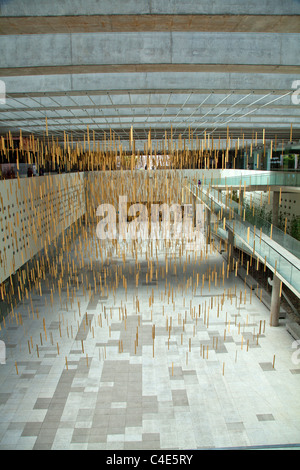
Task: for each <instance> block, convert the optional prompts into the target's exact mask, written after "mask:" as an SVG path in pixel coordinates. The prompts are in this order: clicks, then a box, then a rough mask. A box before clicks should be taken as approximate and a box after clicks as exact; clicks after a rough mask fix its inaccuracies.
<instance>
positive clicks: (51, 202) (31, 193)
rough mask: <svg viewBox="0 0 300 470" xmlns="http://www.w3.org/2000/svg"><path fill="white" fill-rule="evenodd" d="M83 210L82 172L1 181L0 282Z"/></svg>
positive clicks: (44, 246) (73, 220) (47, 243)
mask: <svg viewBox="0 0 300 470" xmlns="http://www.w3.org/2000/svg"><path fill="white" fill-rule="evenodd" d="M84 213H85V194H84V174H83V173H76V174H63V175H53V176H52V175H50V176H41V177H37V178H24V179H13V180H3V181H0V283H2V282H3V281H4V280H6V279H7V278H8V277H9V276H10V275H12V274H14V273H15V272H16V271H17V270H18V269H19V268H20V267H21V266H23V265H24V264H25V263H26V262H27V261H29V260H30V259H31V258H32V257H33V256H34V255H35V254H37V253H38V252H39V251H40V250H41V249H43V248H45V249H47V246H49V245H50V244H51V243H52V242H53V240H54V239H55V238H56V237H57V236H58V235H59V234H60V233H62V232H63V231H64V230H65V229H66V228H68V227H69V226H70V225H71V224H72V223H73V222H75V221H76V220H77V219H79V218H80V217H81V216H82V215H83V214H84Z"/></svg>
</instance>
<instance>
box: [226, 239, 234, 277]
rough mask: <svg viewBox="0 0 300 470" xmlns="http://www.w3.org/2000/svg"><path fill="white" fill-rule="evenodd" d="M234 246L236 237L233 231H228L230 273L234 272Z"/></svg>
mask: <svg viewBox="0 0 300 470" xmlns="http://www.w3.org/2000/svg"><path fill="white" fill-rule="evenodd" d="M233 245H234V235H233V232H232V231H231V230H228V242H227V264H229V271H231V270H232V259H233Z"/></svg>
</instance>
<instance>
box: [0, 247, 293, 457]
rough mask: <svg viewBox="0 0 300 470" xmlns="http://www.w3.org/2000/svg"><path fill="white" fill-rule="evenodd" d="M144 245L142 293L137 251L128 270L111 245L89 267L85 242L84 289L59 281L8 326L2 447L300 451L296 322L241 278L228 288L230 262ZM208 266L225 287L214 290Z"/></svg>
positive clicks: (1, 376) (1, 385)
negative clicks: (272, 315) (289, 326)
mask: <svg viewBox="0 0 300 470" xmlns="http://www.w3.org/2000/svg"><path fill="white" fill-rule="evenodd" d="M142 246H143V249H144V253H143V254H142V253H141V252H140V253H139V257H138V259H137V261H138V263H139V268H140V274H139V280H138V287H136V282H137V280H136V272H135V266H136V260H135V253H134V252H133V255H132V256H130V255H129V253H130V250H129V249H128V250H127V254H126V263H125V265H124V258H123V257H122V252H121V251H120V253H119V256H118V254H117V253H116V252H113V248H112V251H111V253H110V254H109V251H107V252H106V255H107V256H108V264H107V265H106V266H105V268H103V267H102V266H101V265H100V261H99V260H96V255H95V252H94V251H93V249H91V250H90V251H87V253H86V258H85V260H84V265H83V266H82V265H81V266H80V264H79V262H78V259H77V257H76V252H75V248H76V247H78V245H76V246H75V245H74V249H73V251H72V253H69V254H66V255H65V264H66V266H67V264H68V263H69V264H70V265H71V260H72V259H74V260H75V262H76V264H77V266H78V272H79V274H80V276H79V278H80V282H79V285H78V289H77V283H76V282H75V281H74V279H73V280H72V278H69V279H70V284H69V286H68V289H67V287H66V286H65V287H64V288H63V289H62V291H61V292H60V293H59V292H58V289H57V287H56V288H55V292H54V293H53V296H52V295H51V288H52V284H51V282H52V278H50V275H49V277H48V279H51V282H50V283H48V285H47V282H46V283H45V282H44V283H43V285H42V287H43V297H40V296H39V295H38V294H35V295H33V294H32V298H31V300H30V299H28V300H27V299H25V301H24V302H23V303H21V304H20V305H19V307H18V309H17V311H15V312H14V316H12V315H11V316H10V318H9V319H7V320H6V325H5V326H4V324H3V323H2V324H1V332H0V335H1V336H0V339H1V340H3V341H4V342H5V344H6V353H7V359H6V364H5V365H0V449H1V450H4V449H43V450H46V449H106V450H107V449H114V450H118V449H135V450H138V449H149V450H150V449H160V448H161V449H197V448H230V447H244V446H268V445H285V444H297V443H299V442H300V419H299V418H300V394H299V388H300V375H299V372H300V364H297V363H295V361H293V360H292V354H293V353H294V352H295V349H293V348H292V343H293V340H292V338H291V337H290V336H289V334H288V333H287V331H286V329H285V326H284V322H281V326H280V327H278V328H271V327H269V323H268V320H269V312H268V311H267V309H266V308H265V307H264V305H263V304H262V303H260V301H259V298H258V297H256V296H255V294H254V293H252V296H251V303H250V290H249V289H248V288H246V291H245V287H244V282H243V281H242V280H241V279H240V278H239V277H236V276H235V273H231V274H230V276H229V278H228V279H227V278H226V274H225V279H224V285H223V280H222V277H221V275H219V273H222V263H223V261H224V260H223V258H222V257H221V255H220V254H218V253H211V254H208V259H207V260H201V261H200V256H198V259H197V260H195V258H194V255H193V254H192V253H191V252H187V254H186V255H185V254H184V255H183V257H182V258H179V256H178V251H177V256H176V258H175V255H174V254H175V251H174V250H172V249H171V248H169V247H168V246H164V244H162V246H161V247H157V248H158V249H157V251H156V247H155V246H154V248H153V255H152V258H151V256H150V252H149V251H148V254H147V257H146V255H145V253H146V251H145V250H149V244H146V243H145V244H143V245H141V247H142ZM166 251H168V258H169V261H170V262H169V264H168V273H167V274H166V272H165V270H166V261H165V256H166ZM103 254H105V250H104V248H103ZM189 256H190V260H189ZM91 259H92V260H93V265H92V266H91V264H90V263H91ZM150 259H152V261H153V278H152V282H149V278H148V275H147V273H148V274H149V273H150V267H149V266H150V264H149V263H150ZM157 261H158V264H157ZM157 267H159V270H158V281H156V268H157ZM225 267H226V266H225ZM209 268H210V272H213V271H214V270H215V269H216V271H217V272H218V277H217V280H215V278H214V279H211V281H210V282H208V280H207V279H206V280H205V282H204V287H203V288H202V275H203V274H204V273H205V272H206V271H207V269H209ZM121 270H122V272H121ZM95 273H96V275H95ZM100 273H101V284H102V287H103V289H102V291H100V278H99V274H100ZM116 273H117V277H118V286H117V287H116V286H115V281H116ZM197 273H198V274H199V276H198V286H197ZM225 273H226V270H225ZM81 274H82V277H81ZM68 275H69V274H68ZM68 275H67V274H66V276H65V279H68ZM146 275H147V276H146ZM123 276H125V277H126V279H127V295H126V293H125V288H124V285H125V284H123V283H124V278H123ZM105 277H106V280H105ZM95 282H96V286H97V292H96V293H95V295H91V293H92V292H94V286H95ZM89 283H90V285H91V291H89ZM105 284H107V286H108V287H107V288H106V286H105ZM209 284H210V285H209ZM113 287H114V289H113ZM74 289H75V292H76V297H74V298H73V301H72V302H71V300H72V293H74ZM245 292H246V302H245ZM240 300H241V302H240ZM199 306H200V309H199ZM32 309H33V311H34V318H33V313H32ZM37 310H38V312H37ZM199 312H200V314H199ZM20 319H21V322H20ZM153 325H155V339H154V357H153V334H154V332H153ZM259 331H260V334H259V336H257V334H258V333H259ZM274 355H275V362H274V367H273V361H274Z"/></svg>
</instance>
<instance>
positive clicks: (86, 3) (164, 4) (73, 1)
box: [1, 0, 300, 17]
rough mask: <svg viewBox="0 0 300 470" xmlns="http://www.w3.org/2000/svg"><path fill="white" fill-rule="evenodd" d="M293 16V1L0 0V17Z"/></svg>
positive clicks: (298, 7)
mask: <svg viewBox="0 0 300 470" xmlns="http://www.w3.org/2000/svg"><path fill="white" fill-rule="evenodd" d="M136 12H139V14H141V15H149V14H156V15H160V14H163V15H249V14H251V15H297V14H300V4H299V2H298V1H295V0H285V1H284V2H283V1H282V0H272V1H269V0H249V1H247V2H237V1H236V0H214V1H211V0H201V2H194V1H189V2H182V0H168V1H162V0H126V1H124V0H101V2H96V1H95V0H64V1H63V2H62V1H60V0H54V1H52V0H44V1H43V2H39V1H36V0H26V1H25V2H24V0H14V1H13V2H12V1H2V2H1V16H16V17H18V16H72V15H100V14H101V15H115V14H118V15H132V14H133V15H135V14H136Z"/></svg>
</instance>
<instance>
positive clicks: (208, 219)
mask: <svg viewBox="0 0 300 470" xmlns="http://www.w3.org/2000/svg"><path fill="white" fill-rule="evenodd" d="M205 222H206V240H207V244H208V243H210V223H211V214H210V210H209V209H208V208H207V207H206V208H205Z"/></svg>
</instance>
